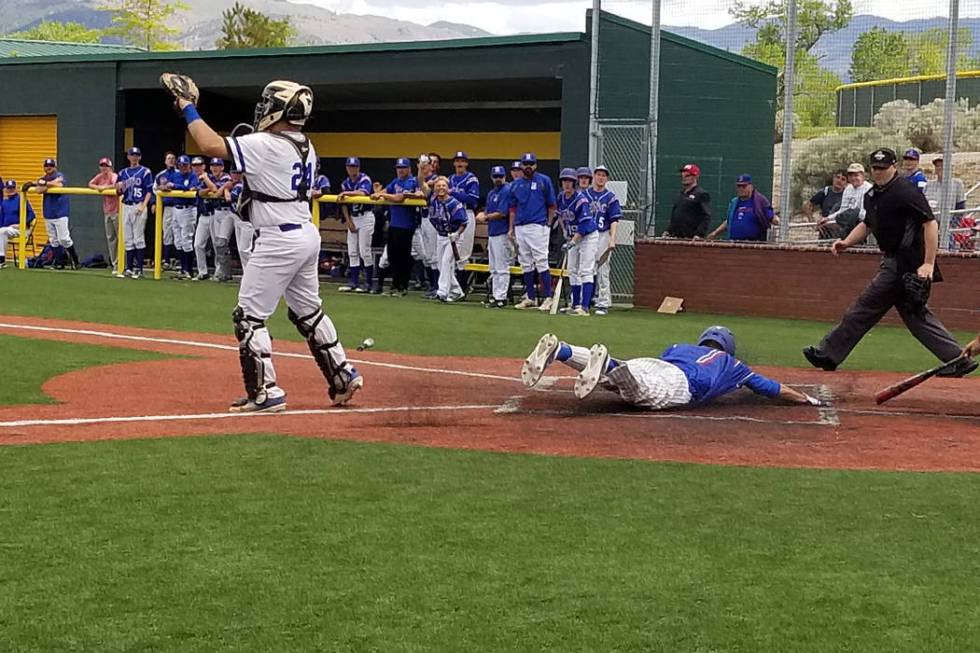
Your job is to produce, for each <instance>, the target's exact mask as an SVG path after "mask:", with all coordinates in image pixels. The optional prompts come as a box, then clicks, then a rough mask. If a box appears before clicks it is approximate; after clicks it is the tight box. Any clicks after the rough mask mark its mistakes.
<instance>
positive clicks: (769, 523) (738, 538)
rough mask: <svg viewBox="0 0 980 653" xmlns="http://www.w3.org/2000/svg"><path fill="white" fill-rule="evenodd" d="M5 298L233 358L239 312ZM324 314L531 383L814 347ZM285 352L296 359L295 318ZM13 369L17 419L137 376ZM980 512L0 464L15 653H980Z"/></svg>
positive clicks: (650, 320)
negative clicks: (549, 374)
mask: <svg viewBox="0 0 980 653" xmlns="http://www.w3.org/2000/svg"><path fill="white" fill-rule="evenodd" d="M8 272H9V270H4V271H3V272H2V273H0V274H3V275H4V276H3V277H2V278H3V283H4V302H3V306H2V309H0V313H6V314H17V315H37V316H46V317H57V318H65V319H75V320H85V321H92V322H106V323H111V324H128V325H139V326H146V327H161V328H168V329H177V330H188V331H203V332H211V333H230V329H229V320H228V315H229V313H230V309H231V307H233V305H234V290H233V289H232V288H230V287H219V286H216V285H214V284H179V283H176V282H170V283H157V284H154V283H152V282H127V281H119V280H113V279H108V278H102V277H98V276H96V275H94V274H92V273H64V274H57V273H44V272H38V273H14V274H12V275H9V276H7V273H8ZM324 295H325V296H326V297H327V307H328V309H329V310H330V311H331V312H332V314H333V316H334V318H335V320H336V321H337V323H338V325H339V327H340V328H341V330H342V333H349V334H350V336H351V337H350V338H349V341H352V340H356V339H359V338H361V337H364V336H367V335H370V336H372V337H374V338H375V339H376V340H377V341H378V348H379V349H383V350H389V351H403V352H411V353H424V354H437V355H438V354H454V355H456V354H458V355H505V356H514V357H517V356H523V355H524V353H525V350H526V349H527V348H528V347H529V346H530V344H529V343H533V341H534V339H536V337H537V335H538V334H539V332H541V331H543V330H545V329H552V328H553V326H552V325H555V324H560V327H558V328H557V329H556V330H557V331H558V332H559V333H560V334H561V335H562V336H563V337H567V338H569V339H581V340H585V341H590V340H592V339H602V340H603V341H605V342H607V343H609V344H610V346H611V347H612V348H614V351H615V350H621V351H623V352H624V354H626V355H630V354H634V353H648V352H649V351H650V349H654V350H656V349H657V348H659V347H661V346H663V345H666V344H668V343H669V342H670V341H671V340H678V339H688V338H690V337H693V336H696V335H697V332H698V331H700V329H701V328H702V327H703V326H704V325H705V324H706V323H708V322H716V321H719V322H724V323H727V324H731V325H733V327H734V328H735V330H736V331H737V333H738V335H739V338H740V347H741V349H742V350H743V351H745V352H747V353H746V358H748V359H750V360H753V362H757V363H775V364H788V365H799V364H800V363H801V361H800V360H798V350H799V347H800V346H802V344H805V343H806V342H809V341H811V340H813V339H814V338H816V337H818V336H819V334H820V333H821V332H822V330H823V329H824V328H825V325H821V324H814V323H799V322H791V321H779V320H744V319H743V320H732V319H725V318H721V317H717V316H697V315H681V316H675V317H663V316H658V315H655V314H651V313H647V312H644V311H628V312H620V313H614V314H611V315H610V316H608V319H607V320H598V319H596V320H587V321H585V322H579V321H575V320H574V319H573V318H567V320H568V322H565V321H561V320H560V319H559V318H552V319H549V318H548V317H547V316H543V315H525V314H522V313H519V312H517V311H507V312H493V311H489V310H484V309H482V308H477V307H470V306H440V305H432V304H428V303H424V302H421V301H419V300H417V299H415V298H412V297H409V298H404V299H390V298H376V297H345V296H342V295H338V294H337V293H335V292H331V291H328V290H325V291H324ZM38 298H43V304H42V303H40V302H39V301H38ZM273 329H274V330H275V331H276V335H277V337H284V338H290V339H294V338H296V335H295V332H294V330H293V329H292V327H291V325H289V324H288V323H286V322H285V320H284V319H283V318H282V316H279V317H278V318H277V319H276V320H275V321H274V323H273ZM964 335H965V334H964ZM447 350H450V351H447ZM0 351H3V352H4V353H5V354H6V355H5V356H4V359H5V375H6V377H8V380H7V381H5V382H4V383H3V384H0V403H24V402H36V401H42V400H44V398H43V396H42V395H41V394H40V384H41V383H42V382H43V380H44V379H45V378H47V377H49V376H51V375H54V374H58V373H61V372H64V371H67V370H69V369H77V368H78V367H80V366H86V365H94V364H98V363H102V362H114V361H120V362H121V361H124V360H138V359H141V358H145V357H147V355H146V354H141V353H140V352H132V351H130V350H124V349H113V348H110V347H91V346H87V345H86V346H77V345H67V344H64V343H50V342H44V341H38V340H31V339H28V338H22V337H12V336H0ZM879 356H881V359H880V360H879V358H878V357H879ZM928 361H929V357H928V354H925V353H924V352H921V351H920V349H919V347H918V345H917V343H915V342H914V341H913V340H912V339H911V336H909V335H908V334H907V333H906V332H905V331H904V330H900V329H878V330H876V331H875V332H874V333H873V334H872V337H870V338H869V339H868V340H867V341H865V342H864V343H862V345H861V347H860V348H859V349H858V351H857V352H856V353H855V356H854V367H872V366H875V367H878V368H880V369H903V370H904V369H915V368H918V367H921V366H922V363H923V362H925V363H928ZM849 363H850V361H849ZM876 363H877V365H875V364H876ZM11 377H13V378H16V379H17V381H16V382H11V381H10V380H9V379H10V378H11ZM658 428H659V427H658ZM664 428H666V427H664ZM720 428H726V427H720ZM978 505H980V476H978V475H976V474H938V473H931V474H922V473H916V474H913V473H883V472H842V471H829V470H782V469H747V468H731V467H721V466H708V465H679V464H662V463H648V462H631V461H611V460H591V459H577V458H552V457H546V456H528V455H515V454H493V453H479V452H462V451H451V450H440V449H424V448H417V447H410V446H396V445H380V444H360V443H348V442H337V441H321V440H310V439H296V438H286V437H279V436H262V435H248V436H224V437H202V438H179V439H173V440H168V439H163V440H143V441H116V442H99V443H82V444H55V445H44V446H38V445H35V446H13V447H0V649H2V650H11V651H53V650H58V651H61V650H78V651H89V650H98V651H123V650H126V651H136V650H139V651H142V650H147V651H150V650H152V651H240V650H250V651H273V650H274V651H313V650H330V651H454V652H455V651H543V650H550V651H746V652H755V651H844V650H848V651H916V652H921V651H930V652H931V651H951V652H952V651H956V652H959V651H967V650H973V649H975V648H976V642H978V641H980V586H978V583H977V582H976V579H977V578H978V577H980V544H978V542H980V521H978V520H977V519H976V513H977V506H978Z"/></svg>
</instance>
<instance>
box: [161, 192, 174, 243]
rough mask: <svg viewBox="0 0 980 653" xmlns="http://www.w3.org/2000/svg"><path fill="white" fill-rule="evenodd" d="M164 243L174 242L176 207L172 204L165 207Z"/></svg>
mask: <svg viewBox="0 0 980 653" xmlns="http://www.w3.org/2000/svg"><path fill="white" fill-rule="evenodd" d="M158 201H159V200H158ZM163 244H164V245H173V244H174V207H172V206H165V207H163Z"/></svg>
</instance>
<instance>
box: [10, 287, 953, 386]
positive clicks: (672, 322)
mask: <svg viewBox="0 0 980 653" xmlns="http://www.w3.org/2000/svg"><path fill="white" fill-rule="evenodd" d="M2 274H3V282H4V294H3V302H2V304H0V315H2V314H8V315H25V316H39V317H50V318H61V319H66V320H81V321H86V322H97V323H108V324H118V325H128V326H139V327H148V328H159V329H174V330H180V331H198V332H206V333H225V334H229V335H230V334H231V333H232V327H231V311H232V309H233V308H234V307H235V305H236V293H237V287H236V286H235V285H232V284H227V285H218V284H214V283H211V282H200V283H194V282H186V281H185V282H177V281H170V280H165V281H160V282H154V281H151V280H147V279H144V280H140V281H131V280H120V279H113V278H111V277H109V276H108V273H107V272H104V271H103V272H92V271H84V272H50V271H43V270H42V271H27V272H22V271H19V270H3V272H2ZM321 296H322V297H323V298H324V308H325V310H326V311H327V312H328V314H329V315H330V317H331V318H332V319H333V320H334V322H335V323H336V325H337V328H338V330H339V332H340V335H341V337H342V339H343V341H344V342H345V343H346V344H347V345H348V346H350V345H354V344H357V343H358V342H360V341H361V340H363V339H364V338H366V337H371V338H373V339H374V340H375V342H376V347H377V349H378V350H380V351H392V352H401V353H409V354H423V355H429V356H503V357H512V358H522V357H524V356H525V355H526V354H527V352H528V351H529V350H530V349H531V347H532V346H533V345H534V343H535V342H536V341H537V339H538V337H539V336H540V335H541V334H542V333H544V332H547V331H552V332H554V333H556V334H558V336H559V337H561V338H563V339H566V340H568V341H570V342H574V343H577V344H584V345H591V344H593V343H595V342H602V343H604V344H606V345H607V346H608V347H609V349H610V352H612V353H613V355H615V356H618V357H622V358H629V357H634V356H643V355H646V356H649V355H656V354H658V353H659V352H661V351H662V350H663V349H664V348H665V347H666V346H668V345H670V344H673V343H676V342H690V341H692V340H695V339H696V338H697V336H698V334H699V333H700V332H701V331H702V330H703V329H704V328H705V327H706V326H709V325H711V324H717V323H721V324H725V325H727V326H729V327H730V328H732V329H733V330H734V331H735V334H736V336H737V339H738V350H739V355H740V357H741V358H743V359H744V360H745V361H747V362H749V363H752V364H769V365H782V366H791V367H806V366H807V363H806V362H805V360H804V359H803V357H802V355H801V353H800V350H801V349H802V348H803V347H804V346H805V345H808V344H814V343H816V342H818V341H819V339H820V337H821V336H822V335H823V334H824V333H825V332H826V331H827V329H829V327H830V326H831V325H829V324H822V323H818V322H807V321H800V320H779V319H772V318H756V317H726V316H719V315H701V314H695V313H681V314H679V315H672V316H668V315H660V314H658V313H655V312H653V311H648V310H621V311H613V312H612V313H610V314H609V315H607V316H605V317H595V316H593V317H589V318H574V317H566V316H563V315H558V316H550V315H546V314H541V313H539V312H538V311H515V310H510V309H507V310H494V309H485V308H483V307H481V306H480V305H479V303H477V302H476V301H473V302H467V303H464V304H453V305H449V306H446V305H441V304H438V303H432V302H426V301H422V300H421V299H420V295H419V294H411V295H409V296H408V297H401V298H393V297H381V296H374V295H371V296H363V295H357V296H354V295H345V294H341V293H338V292H336V286H334V285H330V284H325V285H323V286H322V287H321ZM285 313H286V311H285V307H281V308H280V310H279V311H278V312H277V314H276V315H275V316H274V317H273V319H272V320H270V322H269V324H270V328H271V330H272V332H273V335H274V337H276V338H285V339H292V340H298V339H300V336H299V335H298V334H297V333H296V330H295V328H294V327H293V325H291V324H290V323H289V322H288V320H287V319H286V316H285ZM958 335H959V336H960V338H961V340H963V341H964V342H965V341H966V340H967V339H968V338H969V337H971V335H970V334H967V333H960V334H958ZM934 364H935V359H934V358H933V357H932V355H931V354H930V353H929V352H927V351H926V350H925V349H924V348H923V347H922V346H921V345H919V343H917V342H916V341H915V340H914V338H912V336H911V335H910V334H909V333H908V331H906V330H905V329H904V328H901V327H885V326H882V327H878V328H875V329H873V330H872V331H871V333H869V334H868V336H867V337H865V338H864V340H862V341H861V343H860V344H859V345H858V347H857V349H855V351H854V353H853V355H852V356H851V357H850V358H849V359H848V360H847V361H846V363H845V365H844V368H845V369H871V370H891V371H911V370H921V369H924V368H926V367H931V366H932V365H934Z"/></svg>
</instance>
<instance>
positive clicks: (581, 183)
mask: <svg viewBox="0 0 980 653" xmlns="http://www.w3.org/2000/svg"><path fill="white" fill-rule="evenodd" d="M575 176H576V177H578V189H579V190H580V191H582V192H583V193H584V192H585V191H587V190H589V188H591V187H592V168H590V167H589V166H582V167H581V168H579V169H577V170H576V171H575Z"/></svg>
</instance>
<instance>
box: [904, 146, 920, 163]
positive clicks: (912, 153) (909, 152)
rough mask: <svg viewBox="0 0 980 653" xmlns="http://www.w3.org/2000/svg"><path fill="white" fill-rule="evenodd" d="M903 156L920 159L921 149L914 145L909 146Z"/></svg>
mask: <svg viewBox="0 0 980 653" xmlns="http://www.w3.org/2000/svg"><path fill="white" fill-rule="evenodd" d="M902 158H903V159H914V160H916V161H918V160H919V150H917V149H915V148H914V147H912V148H909V149H907V150H905V154H903V155H902Z"/></svg>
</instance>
